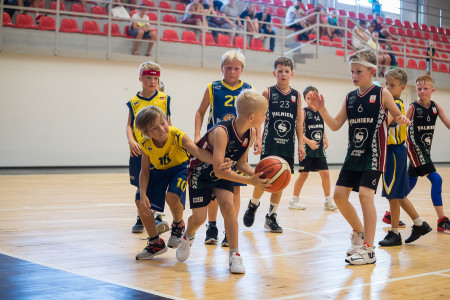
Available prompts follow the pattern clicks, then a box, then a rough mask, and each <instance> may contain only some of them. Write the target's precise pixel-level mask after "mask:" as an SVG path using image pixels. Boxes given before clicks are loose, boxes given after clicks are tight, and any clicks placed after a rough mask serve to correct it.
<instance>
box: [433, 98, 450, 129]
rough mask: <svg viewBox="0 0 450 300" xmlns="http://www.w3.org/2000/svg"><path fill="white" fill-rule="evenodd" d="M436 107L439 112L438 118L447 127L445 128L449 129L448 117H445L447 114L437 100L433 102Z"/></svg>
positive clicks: (449, 120)
mask: <svg viewBox="0 0 450 300" xmlns="http://www.w3.org/2000/svg"><path fill="white" fill-rule="evenodd" d="M435 103H436V105H437V107H438V112H439V115H438V116H439V118H440V119H441V121H442V123H444V125H445V126H446V127H447V129H450V119H449V118H448V117H447V115H446V114H445V112H444V108H443V107H442V106H441V105H440V104H439V103H437V102H435Z"/></svg>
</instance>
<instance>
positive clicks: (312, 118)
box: [303, 107, 325, 158]
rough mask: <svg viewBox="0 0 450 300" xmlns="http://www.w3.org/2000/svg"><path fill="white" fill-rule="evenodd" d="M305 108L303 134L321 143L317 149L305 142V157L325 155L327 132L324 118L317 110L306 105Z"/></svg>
mask: <svg viewBox="0 0 450 300" xmlns="http://www.w3.org/2000/svg"><path fill="white" fill-rule="evenodd" d="M303 110H304V111H305V121H304V123H303V135H304V136H305V137H306V138H308V139H310V140H313V141H315V142H316V143H317V144H318V145H319V147H318V148H317V149H316V150H313V149H311V148H310V147H309V146H308V145H307V144H306V143H305V152H306V155H305V158H320V157H325V151H324V150H323V136H324V132H325V130H324V124H323V119H322V117H321V116H320V114H319V112H318V111H317V110H312V109H311V108H309V107H305V108H304V109H303Z"/></svg>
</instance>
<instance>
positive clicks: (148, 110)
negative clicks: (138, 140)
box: [134, 105, 167, 137]
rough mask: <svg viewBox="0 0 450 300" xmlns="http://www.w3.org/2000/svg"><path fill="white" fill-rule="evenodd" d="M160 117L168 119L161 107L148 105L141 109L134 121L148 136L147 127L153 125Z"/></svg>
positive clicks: (138, 128)
mask: <svg viewBox="0 0 450 300" xmlns="http://www.w3.org/2000/svg"><path fill="white" fill-rule="evenodd" d="M158 117H161V118H163V119H164V120H167V118H166V115H165V114H164V112H163V111H162V109H161V108H159V107H158V106H155V105H151V106H147V107H144V108H143V109H141V110H140V111H139V112H138V114H137V116H136V119H135V121H134V126H135V127H136V128H137V130H139V131H140V132H142V133H143V134H144V135H145V136H147V137H148V134H147V128H148V126H153V124H154V123H155V121H156V120H157V119H158Z"/></svg>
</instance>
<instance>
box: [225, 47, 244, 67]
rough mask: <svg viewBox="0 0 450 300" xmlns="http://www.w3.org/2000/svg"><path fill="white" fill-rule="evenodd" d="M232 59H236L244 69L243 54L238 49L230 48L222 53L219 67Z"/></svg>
mask: <svg viewBox="0 0 450 300" xmlns="http://www.w3.org/2000/svg"><path fill="white" fill-rule="evenodd" d="M232 61H238V62H240V63H241V65H242V69H244V66H245V56H244V54H242V53H241V51H240V50H230V51H227V52H225V53H224V54H223V55H222V59H221V60H220V67H223V65H224V64H225V63H227V62H232Z"/></svg>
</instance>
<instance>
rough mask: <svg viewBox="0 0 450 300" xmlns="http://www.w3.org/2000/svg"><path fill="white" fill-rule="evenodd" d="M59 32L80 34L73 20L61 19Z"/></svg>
mask: <svg viewBox="0 0 450 300" xmlns="http://www.w3.org/2000/svg"><path fill="white" fill-rule="evenodd" d="M59 31H61V32H71V33H80V32H81V31H80V29H79V28H78V23H77V21H75V20H74V19H62V21H61V28H60V29H59Z"/></svg>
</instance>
